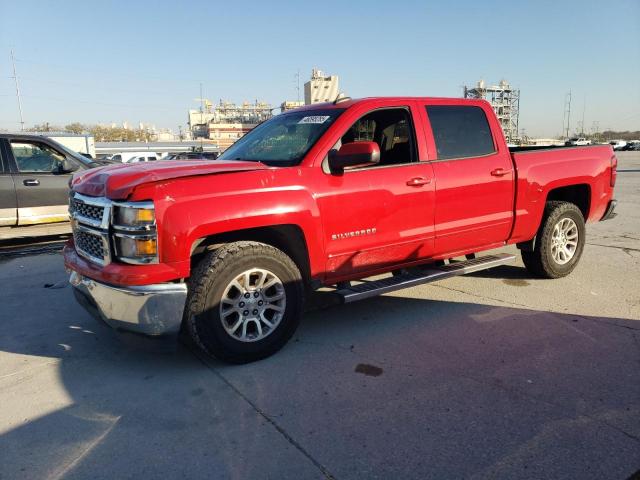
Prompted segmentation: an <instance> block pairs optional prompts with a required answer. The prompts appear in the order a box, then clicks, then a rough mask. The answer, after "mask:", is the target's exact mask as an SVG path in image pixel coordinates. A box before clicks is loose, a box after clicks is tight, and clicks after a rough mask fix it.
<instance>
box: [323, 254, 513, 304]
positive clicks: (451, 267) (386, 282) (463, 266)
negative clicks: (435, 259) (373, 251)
mask: <svg viewBox="0 0 640 480" xmlns="http://www.w3.org/2000/svg"><path fill="white" fill-rule="evenodd" d="M515 259H516V256H515V255H512V254H510V253H499V254H497V255H487V256H486V257H478V258H474V259H472V260H465V261H461V262H453V263H450V264H448V265H442V266H440V267H434V266H428V267H425V269H424V270H422V271H421V272H420V273H402V274H400V275H397V276H394V277H388V278H383V279H382V280H372V281H363V282H362V283H359V284H358V285H352V286H350V287H348V288H343V289H340V290H337V291H336V294H337V295H339V296H340V297H341V298H342V301H343V302H344V303H351V302H356V301H358V300H362V299H364V298H369V297H375V296H377V295H381V294H383V293H389V292H395V291H396V290H402V289H403V288H409V287H415V286H416V285H422V284H424V283H431V282H435V281H438V280H444V279H445V278H450V277H455V276H458V275H466V274H467V273H473V272H478V271H480V270H486V269H487V268H492V267H497V266H499V265H505V264H507V263H511V262H513V261H514V260H515Z"/></svg>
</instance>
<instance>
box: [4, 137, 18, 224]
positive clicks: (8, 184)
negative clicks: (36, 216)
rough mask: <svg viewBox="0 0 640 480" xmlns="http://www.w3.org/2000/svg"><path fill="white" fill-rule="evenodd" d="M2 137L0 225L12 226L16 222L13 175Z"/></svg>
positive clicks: (16, 207)
mask: <svg viewBox="0 0 640 480" xmlns="http://www.w3.org/2000/svg"><path fill="white" fill-rule="evenodd" d="M6 143H7V141H6V140H5V139H4V138H0V227H13V226H15V225H16V224H17V223H18V206H17V203H16V189H15V186H14V184H13V177H12V176H11V172H10V171H9V162H8V156H7V153H6V149H5V147H6Z"/></svg>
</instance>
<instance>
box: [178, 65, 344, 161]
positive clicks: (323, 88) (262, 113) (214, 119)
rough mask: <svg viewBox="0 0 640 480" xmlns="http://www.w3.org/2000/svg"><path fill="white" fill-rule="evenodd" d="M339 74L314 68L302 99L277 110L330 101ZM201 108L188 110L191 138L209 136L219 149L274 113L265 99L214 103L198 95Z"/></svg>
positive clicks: (287, 102) (334, 93) (333, 95)
mask: <svg viewBox="0 0 640 480" xmlns="http://www.w3.org/2000/svg"><path fill="white" fill-rule="evenodd" d="M338 86H339V83H338V76H337V75H329V76H327V75H325V74H324V73H323V72H322V71H321V70H318V69H317V68H314V69H313V70H312V72H311V79H310V80H309V81H308V82H307V83H305V84H304V98H305V101H304V102H302V101H299V100H298V101H291V100H287V101H284V102H282V103H281V104H280V112H286V111H288V110H292V109H294V108H298V107H301V106H303V105H310V104H313V103H321V102H332V101H334V100H335V99H336V98H338V94H339V90H338ZM199 100H200V101H201V102H202V103H201V106H200V109H197V110H195V109H192V110H189V129H190V131H191V136H192V138H193V139H198V138H203V139H208V140H211V141H212V142H213V143H215V144H216V145H217V146H218V147H219V148H220V149H221V150H225V149H227V148H228V147H230V146H231V145H232V144H233V143H234V142H236V141H237V140H238V139H239V138H240V137H242V136H243V135H244V134H246V133H247V132H248V131H250V130H251V129H252V128H254V127H255V126H256V125H258V124H259V123H262V122H264V121H265V120H267V119H269V118H271V117H272V116H273V111H274V110H275V109H274V108H272V107H271V105H270V104H268V103H265V102H258V101H257V100H256V101H255V102H254V103H250V102H244V103H242V104H241V105H236V104H235V103H231V102H224V101H222V100H220V102H219V103H218V104H217V105H214V104H213V103H212V102H211V101H210V100H208V99H206V98H201V99H199Z"/></svg>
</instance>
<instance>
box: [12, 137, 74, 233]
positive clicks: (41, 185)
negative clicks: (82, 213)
mask: <svg viewBox="0 0 640 480" xmlns="http://www.w3.org/2000/svg"><path fill="white" fill-rule="evenodd" d="M8 150H9V154H10V155H11V157H12V160H13V162H14V165H13V180H14V183H15V187H16V198H17V203H18V225H30V224H36V223H50V222H62V221H65V220H68V219H69V212H68V209H69V207H68V205H69V180H70V178H71V174H68V173H65V174H61V173H57V171H58V169H59V166H60V165H61V164H62V163H63V162H64V160H65V156H64V155H63V154H62V153H61V152H58V151H56V150H55V149H54V148H53V147H51V146H49V145H47V144H46V143H44V142H40V141H38V140H24V139H20V140H11V141H10V142H9V148H8Z"/></svg>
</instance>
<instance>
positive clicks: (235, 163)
mask: <svg viewBox="0 0 640 480" xmlns="http://www.w3.org/2000/svg"><path fill="white" fill-rule="evenodd" d="M616 169H617V160H616V157H615V155H614V154H613V153H612V150H611V147H610V146H609V145H605V146H600V145H594V146H587V147H579V148H575V147H574V148H562V147H561V148H557V147H555V148H539V147H532V148H529V147H520V148H514V149H512V150H509V149H508V148H507V145H506V143H505V139H504V136H503V133H502V129H501V128H500V124H499V122H498V120H497V118H496V116H495V115H494V112H493V110H492V108H491V105H490V104H489V103H488V102H486V101H483V100H467V99H442V98H438V99H436V98H402V97H399V98H368V99H363V100H351V99H346V100H341V101H336V102H334V103H330V104H327V103H324V104H315V105H309V106H305V107H301V108H298V109H295V110H292V111H289V112H285V113H283V114H281V115H277V116H275V117H273V118H271V119H269V120H267V121H266V122H264V123H262V124H260V125H259V126H257V127H256V128H255V129H253V130H252V131H251V132H249V133H247V134H246V135H245V136H244V137H242V138H241V139H239V140H238V141H237V142H236V143H235V144H234V145H232V146H231V147H229V148H228V149H227V150H226V151H225V152H224V154H223V155H221V157H220V158H219V159H218V160H217V161H215V162H202V163H194V162H189V161H172V162H160V163H157V164H154V165H149V164H142V163H141V164H136V165H132V166H130V167H127V168H116V167H106V168H103V169H101V170H100V171H99V172H95V173H94V172H91V171H89V172H83V173H80V174H77V175H75V176H74V179H73V182H72V188H73V193H72V201H71V211H72V215H73V218H74V225H75V228H74V239H73V240H70V241H69V243H68V244H67V245H66V247H65V249H64V259H65V266H66V268H67V269H69V270H70V271H71V276H70V282H71V284H72V285H73V286H74V291H75V293H76V296H77V298H78V300H79V301H80V302H81V303H82V304H83V305H85V306H86V307H87V308H88V309H89V310H90V311H93V312H96V313H98V314H99V316H100V318H102V319H104V320H105V321H106V322H107V323H108V324H109V325H111V326H112V327H115V328H118V329H122V330H130V331H134V332H138V333H142V334H147V335H165V334H177V332H179V331H181V330H182V331H183V332H186V333H187V334H188V335H190V336H191V338H192V339H193V341H194V342H195V343H196V344H197V345H198V346H199V347H200V348H201V349H202V350H203V351H204V352H207V353H209V354H212V355H214V356H216V357H218V358H220V359H222V360H225V361H229V362H238V363H242V362H249V361H254V360H258V359H261V358H264V357H266V356H268V355H271V354H273V353H274V352H276V351H277V350H279V349H280V348H281V347H282V346H283V345H284V344H285V343H286V342H287V341H288V340H289V338H291V336H292V335H293V332H294V331H295V330H296V327H297V326H298V323H299V321H300V317H301V315H302V312H303V303H304V294H305V291H311V290H314V289H317V288H320V287H323V286H325V287H330V286H333V287H334V288H335V292H334V294H335V295H336V296H337V297H338V298H341V299H342V301H344V302H352V301H356V300H360V299H365V298H368V297H371V296H374V295H378V294H381V293H387V292H391V291H394V290H398V289H401V288H405V287H410V286H415V285H418V284H421V283H427V282H432V281H435V280H438V279H442V278H448V277H451V276H454V275H461V274H466V273H470V272H474V271H478V270H482V269H486V268H489V267H494V266H497V265H501V264H504V263H508V262H511V261H513V260H514V259H515V256H514V255H512V254H509V253H499V254H488V255H485V256H481V257H480V256H479V257H477V258H472V259H468V260H464V261H457V262H450V263H449V264H445V265H443V263H444V260H446V259H451V258H454V257H461V256H462V257H464V256H469V257H472V256H474V255H475V254H478V253H479V252H483V251H485V250H490V249H493V248H496V247H502V246H504V245H507V244H516V245H517V246H518V248H519V249H520V250H521V255H522V259H523V261H524V264H525V266H526V267H527V269H529V271H530V272H531V273H532V274H533V275H537V276H540V277H544V278H558V277H564V276H566V275H568V274H569V273H571V271H572V270H573V269H574V268H575V266H576V265H577V263H578V261H579V259H580V257H581V255H582V252H583V248H584V245H585V234H586V232H585V222H597V221H600V220H605V219H607V218H611V217H612V216H613V215H615V214H614V208H615V205H616V202H615V200H613V190H614V185H615V181H616ZM516 186H517V187H516ZM381 274H387V275H389V276H388V277H386V278H382V279H380V280H370V279H369V280H367V281H366V282H362V283H357V284H354V283H352V282H356V281H360V280H362V279H365V278H367V277H371V276H373V275H381Z"/></svg>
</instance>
